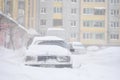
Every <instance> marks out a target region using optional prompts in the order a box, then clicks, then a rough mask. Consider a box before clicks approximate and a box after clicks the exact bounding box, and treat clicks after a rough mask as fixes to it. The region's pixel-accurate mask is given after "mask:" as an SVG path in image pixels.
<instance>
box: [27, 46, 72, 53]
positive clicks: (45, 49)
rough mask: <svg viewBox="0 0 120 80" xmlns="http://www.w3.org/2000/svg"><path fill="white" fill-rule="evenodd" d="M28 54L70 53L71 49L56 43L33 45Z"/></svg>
mask: <svg viewBox="0 0 120 80" xmlns="http://www.w3.org/2000/svg"><path fill="white" fill-rule="evenodd" d="M27 55H70V51H69V50H68V49H65V48H63V47H60V46H56V45H32V46H30V47H29V49H28V50H27Z"/></svg>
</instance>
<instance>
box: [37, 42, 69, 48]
mask: <svg viewBox="0 0 120 80" xmlns="http://www.w3.org/2000/svg"><path fill="white" fill-rule="evenodd" d="M35 44H37V45H57V46H61V47H64V48H68V45H67V43H65V42H64V41H60V40H49V41H48V40H47V41H36V42H35Z"/></svg>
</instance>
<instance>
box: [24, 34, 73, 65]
mask: <svg viewBox="0 0 120 80" xmlns="http://www.w3.org/2000/svg"><path fill="white" fill-rule="evenodd" d="M25 65H31V66H44V67H72V60H71V52H70V51H69V49H68V44H67V43H66V42H65V41H64V40H63V39H61V38H58V37H55V36H46V37H35V38H34V39H33V42H32V44H31V45H30V46H29V47H28V50H27V53H26V56H25Z"/></svg>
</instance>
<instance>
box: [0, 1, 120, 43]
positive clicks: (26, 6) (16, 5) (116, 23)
mask: <svg viewBox="0 0 120 80" xmlns="http://www.w3.org/2000/svg"><path fill="white" fill-rule="evenodd" d="M0 10H1V11H2V12H4V13H5V14H7V15H9V16H11V17H12V18H14V19H15V20H17V21H18V22H19V23H20V24H22V25H23V26H25V27H26V28H28V29H29V28H33V29H36V31H37V32H38V33H39V34H40V35H41V36H45V35H46V33H47V30H48V28H63V29H64V30H65V31H66V39H67V41H70V42H72V41H80V42H81V43H83V44H84V45H120V0H0Z"/></svg>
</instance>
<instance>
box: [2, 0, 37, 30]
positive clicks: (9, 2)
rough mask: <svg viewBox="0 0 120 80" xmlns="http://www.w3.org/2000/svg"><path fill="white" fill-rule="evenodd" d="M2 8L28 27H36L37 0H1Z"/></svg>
mask: <svg viewBox="0 0 120 80" xmlns="http://www.w3.org/2000/svg"><path fill="white" fill-rule="evenodd" d="M0 10H1V11H2V12H3V13H4V14H6V15H9V16H10V17H12V18H13V19H14V20H16V21H18V23H20V24H21V25H23V26H25V27H26V28H28V29H29V28H35V23H36V0H0Z"/></svg>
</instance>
